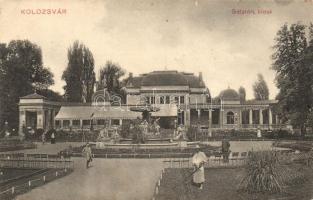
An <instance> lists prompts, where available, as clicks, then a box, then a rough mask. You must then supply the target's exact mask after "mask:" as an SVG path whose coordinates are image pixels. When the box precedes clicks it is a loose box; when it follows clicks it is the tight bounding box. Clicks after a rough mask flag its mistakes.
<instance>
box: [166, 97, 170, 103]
mask: <svg viewBox="0 0 313 200" xmlns="http://www.w3.org/2000/svg"><path fill="white" fill-rule="evenodd" d="M165 103H166V104H170V96H166V97H165Z"/></svg>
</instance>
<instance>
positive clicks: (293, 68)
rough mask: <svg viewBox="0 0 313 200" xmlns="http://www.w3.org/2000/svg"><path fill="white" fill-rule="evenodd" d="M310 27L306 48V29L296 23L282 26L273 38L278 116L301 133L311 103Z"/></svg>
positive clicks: (312, 60) (312, 43) (312, 53)
mask: <svg viewBox="0 0 313 200" xmlns="http://www.w3.org/2000/svg"><path fill="white" fill-rule="evenodd" d="M312 38H313V27H312V24H311V25H310V27H309V45H308V44H307V38H306V26H305V25H303V24H300V23H297V24H292V25H291V26H290V27H289V28H288V26H287V25H286V24H285V25H284V26H282V28H281V29H280V30H279V31H278V32H277V35H276V38H275V46H274V50H275V52H274V54H273V56H272V58H273V65H272V68H273V69H274V70H275V71H276V85H277V87H278V88H279V94H278V95H277V97H276V98H277V100H278V105H279V107H280V109H279V110H280V111H281V116H285V117H284V118H283V119H284V120H285V121H287V120H288V121H290V123H291V124H292V125H293V126H294V127H295V128H300V130H301V134H302V135H305V133H306V123H307V121H308V119H309V116H310V108H311V107H312V101H313V91H312V90H313V89H312V88H313V83H312V82H313V81H312V76H313V66H312V63H313V40H312Z"/></svg>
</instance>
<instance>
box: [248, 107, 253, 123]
mask: <svg viewBox="0 0 313 200" xmlns="http://www.w3.org/2000/svg"><path fill="white" fill-rule="evenodd" d="M252 112H253V111H252V109H250V110H249V124H250V125H252V124H253V113H252Z"/></svg>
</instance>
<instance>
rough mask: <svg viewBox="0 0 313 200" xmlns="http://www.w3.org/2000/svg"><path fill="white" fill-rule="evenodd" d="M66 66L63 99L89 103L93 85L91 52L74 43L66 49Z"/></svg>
mask: <svg viewBox="0 0 313 200" xmlns="http://www.w3.org/2000/svg"><path fill="white" fill-rule="evenodd" d="M67 57H68V64H67V68H66V70H65V71H64V72H63V75H62V80H65V82H66V85H65V86H64V91H65V97H66V100H67V101H69V102H91V99H92V95H93V92H94V85H95V80H96V78H95V73H94V59H93V55H92V53H91V51H90V50H89V49H88V48H87V47H86V46H85V45H83V44H80V43H79V42H78V41H75V42H74V44H73V46H71V47H70V48H69V49H68V54H67Z"/></svg>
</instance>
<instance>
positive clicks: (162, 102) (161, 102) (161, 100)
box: [160, 96, 165, 104]
mask: <svg viewBox="0 0 313 200" xmlns="http://www.w3.org/2000/svg"><path fill="white" fill-rule="evenodd" d="M164 103H165V102H164V97H163V96H161V97H160V104H164Z"/></svg>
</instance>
